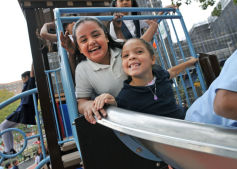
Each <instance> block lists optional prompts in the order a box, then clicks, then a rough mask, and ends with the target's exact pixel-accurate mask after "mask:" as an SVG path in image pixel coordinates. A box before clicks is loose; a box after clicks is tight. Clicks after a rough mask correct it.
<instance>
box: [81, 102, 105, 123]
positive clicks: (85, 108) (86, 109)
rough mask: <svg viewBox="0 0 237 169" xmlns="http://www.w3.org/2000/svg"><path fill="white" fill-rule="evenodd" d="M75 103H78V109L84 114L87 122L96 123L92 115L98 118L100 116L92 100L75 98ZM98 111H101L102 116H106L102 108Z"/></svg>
mask: <svg viewBox="0 0 237 169" xmlns="http://www.w3.org/2000/svg"><path fill="white" fill-rule="evenodd" d="M77 103H78V111H79V112H80V113H81V114H83V115H84V117H85V119H86V120H87V121H88V122H89V123H91V124H95V123H96V120H95V118H94V115H95V116H96V118H97V119H99V120H100V119H101V118H102V117H101V115H100V113H99V111H97V110H96V108H95V106H94V101H93V100H90V98H79V99H78V100H77ZM100 112H101V113H102V115H103V117H106V115H107V114H106V112H105V111H104V109H101V110H100Z"/></svg>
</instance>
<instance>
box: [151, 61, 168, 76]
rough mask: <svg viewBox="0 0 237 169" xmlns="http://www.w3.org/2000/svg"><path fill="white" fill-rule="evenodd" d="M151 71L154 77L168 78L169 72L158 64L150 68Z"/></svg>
mask: <svg viewBox="0 0 237 169" xmlns="http://www.w3.org/2000/svg"><path fill="white" fill-rule="evenodd" d="M152 71H153V73H154V74H155V76H156V77H158V78H161V77H164V78H169V77H170V75H169V72H168V71H167V70H165V69H163V68H162V67H161V66H160V65H158V64H155V65H154V66H153V68H152Z"/></svg>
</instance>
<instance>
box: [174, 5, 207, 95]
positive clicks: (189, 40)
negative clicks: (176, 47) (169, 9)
mask: <svg viewBox="0 0 237 169" xmlns="http://www.w3.org/2000/svg"><path fill="white" fill-rule="evenodd" d="M176 12H177V13H178V14H179V15H180V16H181V18H180V22H181V25H182V28H183V30H184V34H185V37H186V40H187V42H188V46H189V50H190V53H191V55H192V56H193V57H195V58H197V55H196V53H195V51H194V48H193V46H192V43H191V39H190V37H189V34H188V30H187V28H186V26H185V23H184V20H183V16H182V15H181V13H180V12H179V10H176ZM195 66H196V69H197V74H198V78H199V80H200V84H201V87H202V91H203V92H205V91H206V86H205V83H204V80H203V77H202V74H201V71H200V66H199V65H198V64H196V65H195Z"/></svg>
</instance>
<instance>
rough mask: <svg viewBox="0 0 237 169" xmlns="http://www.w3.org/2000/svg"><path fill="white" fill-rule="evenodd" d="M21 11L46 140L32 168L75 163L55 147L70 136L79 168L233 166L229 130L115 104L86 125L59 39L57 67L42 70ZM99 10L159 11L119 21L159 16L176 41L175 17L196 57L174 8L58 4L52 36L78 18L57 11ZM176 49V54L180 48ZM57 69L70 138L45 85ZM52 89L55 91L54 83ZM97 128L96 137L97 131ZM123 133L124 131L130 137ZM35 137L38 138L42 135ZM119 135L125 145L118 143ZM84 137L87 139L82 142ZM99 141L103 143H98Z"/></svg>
mask: <svg viewBox="0 0 237 169" xmlns="http://www.w3.org/2000/svg"><path fill="white" fill-rule="evenodd" d="M22 9H23V10H24V12H25V16H26V20H27V23H28V29H29V35H30V42H31V47H32V55H33V62H34V67H35V74H36V80H37V87H38V93H39V98H40V105H41V110H42V117H43V122H44V128H45V134H46V138H47V145H48V149H49V157H47V158H45V160H43V161H42V163H41V164H39V166H38V167H37V168H40V167H41V165H42V164H44V163H45V162H46V161H49V159H50V161H51V164H52V168H57V169H59V168H70V167H71V168H73V167H74V168H75V166H73V167H72V166H68V167H65V165H64V164H63V160H62V158H61V152H60V149H59V147H60V145H61V144H63V143H65V142H68V141H71V140H74V141H75V142H76V145H77V149H78V150H79V152H78V154H80V156H81V159H82V161H83V165H84V168H85V169H92V168H93V169H96V168H103V169H107V168H108V169H109V168H111V166H113V168H114V169H116V168H118V169H119V168H120V169H121V168H122V167H124V166H130V167H129V168H158V167H159V165H160V164H161V162H160V161H161V160H160V159H162V160H164V161H165V162H167V163H169V164H171V165H172V166H174V167H175V168H180V169H210V168H215V169H222V168H225V166H228V168H230V169H232V168H233V169H234V168H235V166H237V159H236V157H237V146H236V144H235V142H234V141H235V140H236V134H235V131H234V130H228V129H222V128H218V127H213V126H208V125H201V124H193V123H190V122H185V121H180V120H173V119H168V118H160V117H154V116H149V115H147V116H144V115H142V114H139V113H136V112H128V111H125V110H121V109H118V108H109V109H108V110H107V111H108V118H106V119H103V120H101V121H98V123H99V124H97V125H95V126H92V125H89V124H88V123H87V122H85V120H84V119H83V117H79V114H78V110H77V104H76V98H75V95H74V85H73V81H72V77H71V73H70V69H69V64H68V59H67V54H66V51H65V50H64V49H63V48H62V47H61V46H60V43H58V49H59V50H58V53H59V56H60V57H61V67H60V68H58V69H55V70H48V69H47V66H45V65H44V64H43V61H42V57H40V56H41V55H42V54H41V52H42V51H40V50H39V48H38V47H39V44H38V43H37V37H36V35H35V34H34V32H35V30H36V24H35V22H36V21H35V20H34V15H35V10H36V7H32V8H29V7H22ZM101 11H103V12H116V11H117V12H118V11H119V12H122V11H123V12H124V11H130V12H131V11H152V12H153V11H156V12H159V11H163V12H165V14H164V15H162V16H157V15H141V16H125V17H123V19H128V20H129V19H154V18H156V19H158V20H159V22H161V21H162V20H169V21H170V22H171V25H173V26H172V28H173V30H174V33H175V36H176V40H177V42H178V41H179V36H178V34H177V32H176V29H175V26H174V22H173V20H179V21H180V23H181V25H182V28H183V31H184V34H185V36H186V39H187V41H188V44H189V49H190V55H192V56H194V57H197V56H196V54H195V51H194V50H193V47H192V44H191V41H190V39H189V35H188V32H187V30H186V27H185V24H184V21H183V18H182V15H181V14H180V12H179V11H178V10H175V9H160V8H137V9H136V8H123V9H118V8H77V9H75V8H67V9H61V8H59V9H55V21H56V26H57V34H58V33H59V32H60V31H63V28H62V23H65V22H72V21H76V20H78V19H79V18H80V16H78V17H62V16H61V15H62V14H64V13H98V12H101ZM98 18H99V19H101V20H112V16H98ZM34 24H35V25H34ZM164 25H166V24H164ZM164 30H165V32H166V34H167V40H168V43H169V45H170V51H171V53H172V56H173V59H174V61H175V63H176V64H178V62H177V60H176V57H175V56H176V55H175V52H174V51H173V50H172V38H171V36H170V33H169V30H168V28H167V27H166V26H165V29H164ZM58 36H59V34H58ZM157 38H158V39H157ZM154 39H155V42H156V46H157V52H158V56H159V58H160V62H161V63H162V66H163V67H164V68H166V66H168V67H170V66H171V64H170V62H169V60H170V57H169V56H168V54H167V53H168V52H165V53H166V54H165V57H164V58H163V57H162V55H161V51H166V50H167V49H165V43H164V40H163V39H162V36H161V31H160V29H158V35H157V36H156V37H155V38H154ZM180 51H181V53H182V48H181V46H180ZM186 57H187V56H184V55H183V59H184V60H185V58H186ZM45 61H46V60H44V62H45ZM165 63H166V64H165ZM44 68H45V70H44ZM195 69H196V72H197V74H198V77H199V82H200V84H201V90H202V91H205V90H206V85H205V82H204V81H203V78H202V72H201V70H200V67H199V65H198V64H196V65H195ZM57 71H60V73H61V79H62V83H63V88H64V94H65V98H66V104H67V108H68V112H69V113H68V114H69V119H70V124H71V128H72V136H73V139H70V138H69V135H68V133H67V129H66V125H65V123H66V122H65V119H64V118H62V120H63V123H64V127H65V135H66V140H63V139H62V138H61V135H60V129H59V124H58V118H57V115H56V108H55V104H54V93H53V90H52V89H51V88H52V85H51V83H50V81H51V77H50V73H54V74H55V75H54V77H55V80H56V81H57V75H56V73H55V72H57ZM186 73H187V75H188V76H189V81H190V84H191V90H192V93H193V97H194V98H195V99H196V98H197V97H198V94H197V92H196V88H195V86H194V85H193V84H194V82H193V81H192V77H191V75H190V72H189V69H188V70H187V72H186ZM45 74H46V75H45ZM180 81H181V84H182V86H183V91H184V95H185V97H184V98H182V97H181V95H180V89H179V88H178V86H177V82H176V81H175V80H174V84H175V85H176V86H174V90H175V91H176V95H177V99H178V101H179V104H182V101H183V99H185V100H186V101H187V104H188V105H190V104H191V100H190V95H189V94H188V92H187V89H186V86H185V83H184V81H183V77H182V75H180ZM47 82H48V83H47ZM56 84H57V83H56ZM56 91H58V92H59V90H58V86H57V90H56ZM58 96H59V102H60V109H61V111H62V112H63V108H62V103H61V98H60V96H61V94H60V93H58ZM19 97H20V96H19ZM19 97H18V98H19ZM10 102H11V101H9V103H10ZM5 105H6V104H1V106H0V108H2V107H4V106H5ZM52 112H54V113H52ZM130 116H131V117H130ZM62 117H64V116H62ZM52 119H55V125H52ZM37 121H38V120H37ZM141 122H142V123H141ZM73 124H75V125H73ZM143 124H149V126H144V125H143ZM103 126H106V127H103ZM177 126H178V127H177ZM138 127H139V128H138ZM111 129H114V130H117V131H119V132H121V133H123V134H121V133H118V132H115V134H114V133H113V132H112V130H111ZM187 130H188V131H187ZM97 131H98V133H100V134H101V135H99V134H98V133H97ZM19 132H20V131H19ZM92 133H94V134H95V136H94V137H90V136H89V135H93V134H92ZM96 133H97V135H96ZM1 134H3V133H1ZM124 134H128V135H130V136H133V137H130V136H127V135H124ZM115 135H116V136H115ZM200 135H202V137H200ZM102 136H103V137H102ZM225 137H228V142H225V143H223V141H222V139H223V138H225ZM41 138H42V139H43V137H42V134H41ZM207 138H208V139H207ZM95 139H96V140H95ZM119 139H120V140H121V141H122V142H123V143H124V145H126V146H127V147H128V148H127V147H126V146H124V145H122V144H121V142H120V141H119ZM25 140H26V138H25ZM105 140H107V142H106V144H105V143H104V141H105ZM88 141H89V142H90V143H88ZM41 142H42V141H41ZM103 143H104V145H102V144H103ZM112 143H113V144H112ZM107 146H108V147H110V146H114V148H113V149H112V150H108V148H107V149H106V147H107ZM98 147H100V148H98ZM22 151H23V150H22ZM22 151H21V152H22ZM21 152H19V153H21ZM17 154H18V153H17ZM17 154H16V155H17ZM181 154H182V155H181ZM0 155H2V154H0ZM12 156H15V155H12ZM3 157H4V155H3ZM6 157H10V156H6ZM125 157H126V158H125ZM208 160H209V161H208ZM129 163H132V164H129ZM78 166H79V165H78Z"/></svg>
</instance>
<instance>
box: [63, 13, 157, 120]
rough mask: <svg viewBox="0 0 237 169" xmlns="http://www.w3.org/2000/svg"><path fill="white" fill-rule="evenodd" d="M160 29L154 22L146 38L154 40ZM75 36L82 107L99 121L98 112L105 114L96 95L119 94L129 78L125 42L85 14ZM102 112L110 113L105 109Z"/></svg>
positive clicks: (78, 98) (76, 28)
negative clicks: (124, 66)
mask: <svg viewBox="0 0 237 169" xmlns="http://www.w3.org/2000/svg"><path fill="white" fill-rule="evenodd" d="M156 29H157V23H155V22H153V24H151V25H150V26H149V28H148V30H147V32H146V34H144V35H143V36H142V38H143V39H144V40H146V41H150V40H151V37H152V36H153V35H154V33H155V30H156ZM66 36H67V33H66V34H65V36H64V35H63V34H61V41H65V39H67V40H68V37H66ZM73 40H74V43H75V48H76V49H75V52H74V53H75V55H76V57H77V59H78V61H79V64H78V65H77V68H76V71H75V83H76V87H75V90H76V91H75V93H76V98H77V102H78V110H79V112H80V113H81V114H83V115H84V116H85V118H86V120H87V121H88V122H90V123H92V124H95V123H96V120H95V118H94V115H95V116H96V117H97V118H98V119H101V114H100V113H99V112H98V111H97V110H96V109H95V107H94V104H93V103H94V102H93V98H94V97H95V96H98V95H100V94H102V93H110V94H111V95H112V96H117V94H118V93H119V91H120V90H121V88H122V87H123V81H124V80H125V79H127V75H126V74H125V73H124V71H123V70H122V58H121V49H122V45H123V43H124V42H123V41H121V40H120V42H118V41H115V40H113V39H112V37H111V36H110V34H109V33H108V31H107V29H106V27H105V26H104V25H103V23H102V22H101V21H99V20H98V19H96V18H95V17H84V18H81V19H80V20H79V21H77V22H76V23H75V25H74V27H73ZM65 46H68V45H65ZM100 112H101V113H102V116H106V112H105V111H104V110H103V109H101V110H100Z"/></svg>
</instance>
